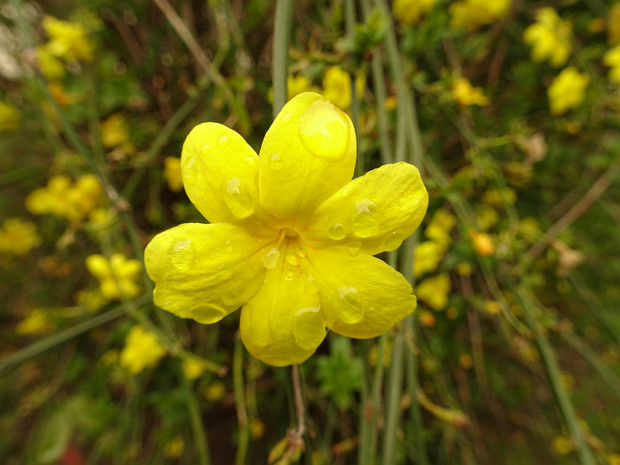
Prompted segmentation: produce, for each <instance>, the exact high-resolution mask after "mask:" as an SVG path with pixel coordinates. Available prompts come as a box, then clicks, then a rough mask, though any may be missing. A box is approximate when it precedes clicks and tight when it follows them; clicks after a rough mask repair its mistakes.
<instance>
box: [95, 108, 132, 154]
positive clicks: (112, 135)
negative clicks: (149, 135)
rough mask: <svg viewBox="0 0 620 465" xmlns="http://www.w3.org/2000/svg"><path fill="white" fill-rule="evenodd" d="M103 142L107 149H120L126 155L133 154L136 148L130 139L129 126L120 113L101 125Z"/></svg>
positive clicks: (111, 116)
mask: <svg viewBox="0 0 620 465" xmlns="http://www.w3.org/2000/svg"><path fill="white" fill-rule="evenodd" d="M101 140H102V142H103V146H104V147H106V148H110V149H111V148H116V147H118V148H120V149H121V150H122V151H123V152H124V153H126V154H132V153H134V152H135V151H136V148H135V147H134V145H133V144H132V143H131V140H130V138H129V125H128V124H127V120H126V119H125V117H124V116H123V115H121V114H120V113H114V114H113V115H110V116H109V117H108V118H106V119H105V120H104V121H103V122H102V123H101Z"/></svg>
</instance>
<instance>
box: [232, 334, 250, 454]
mask: <svg viewBox="0 0 620 465" xmlns="http://www.w3.org/2000/svg"><path fill="white" fill-rule="evenodd" d="M233 386H234V391H235V406H236V408H237V422H238V423H239V444H238V446H237V458H236V460H235V464H236V465H242V464H244V463H245V460H246V454H247V451H248V444H249V442H250V430H249V427H248V414H247V409H246V405H245V387H244V384H243V344H242V343H241V336H240V335H237V338H236V340H235V353H234V357H233Z"/></svg>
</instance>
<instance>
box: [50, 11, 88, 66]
mask: <svg viewBox="0 0 620 465" xmlns="http://www.w3.org/2000/svg"><path fill="white" fill-rule="evenodd" d="M42 24H43V29H44V30H45V33H46V34H47V35H48V37H49V41H48V42H47V43H46V44H45V46H46V48H47V51H48V52H49V53H50V54H51V55H53V56H55V57H57V58H62V59H63V60H65V61H84V62H90V61H92V60H93V53H94V49H95V46H94V44H93V43H92V42H91V40H90V39H89V38H88V31H87V30H86V29H85V28H84V27H83V26H82V25H80V24H77V23H71V22H68V21H62V20H59V19H56V18H54V17H52V16H44V17H43V23H42Z"/></svg>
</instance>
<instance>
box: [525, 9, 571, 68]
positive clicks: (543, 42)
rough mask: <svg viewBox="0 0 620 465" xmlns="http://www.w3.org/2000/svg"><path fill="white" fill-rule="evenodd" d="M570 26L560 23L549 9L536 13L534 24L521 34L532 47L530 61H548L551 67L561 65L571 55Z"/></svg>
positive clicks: (567, 23)
mask: <svg viewBox="0 0 620 465" xmlns="http://www.w3.org/2000/svg"><path fill="white" fill-rule="evenodd" d="M571 34H572V26H571V23H570V22H569V21H562V20H561V19H560V17H559V16H558V14H557V12H556V11H555V10H554V9H553V8H551V7H545V8H541V9H539V10H538V11H537V12H536V22H535V23H534V24H532V25H530V26H529V27H528V28H527V29H526V30H525V32H524V33H523V40H524V41H525V43H527V44H529V45H531V46H532V60H534V61H543V60H549V61H550V62H551V64H552V65H553V66H560V65H561V64H563V63H564V62H565V61H566V60H567V59H568V57H569V56H570V53H571V42H570V41H571Z"/></svg>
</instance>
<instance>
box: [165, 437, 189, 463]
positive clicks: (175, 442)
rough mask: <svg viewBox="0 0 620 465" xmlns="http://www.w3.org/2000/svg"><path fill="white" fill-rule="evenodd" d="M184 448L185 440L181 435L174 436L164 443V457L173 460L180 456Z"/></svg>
mask: <svg viewBox="0 0 620 465" xmlns="http://www.w3.org/2000/svg"><path fill="white" fill-rule="evenodd" d="M184 450H185V441H183V437H182V436H176V437H175V438H174V439H172V440H171V441H168V442H167V443H166V444H165V445H164V457H166V458H167V459H170V460H175V459H178V458H179V457H181V454H183V451H184Z"/></svg>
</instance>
